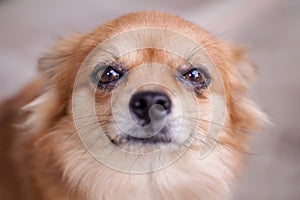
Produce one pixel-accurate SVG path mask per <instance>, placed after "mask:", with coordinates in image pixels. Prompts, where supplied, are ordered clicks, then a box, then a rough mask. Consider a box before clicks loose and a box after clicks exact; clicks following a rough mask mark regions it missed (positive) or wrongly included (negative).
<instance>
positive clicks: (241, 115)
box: [226, 44, 270, 131]
mask: <svg viewBox="0 0 300 200" xmlns="http://www.w3.org/2000/svg"><path fill="white" fill-rule="evenodd" d="M226 48H227V52H229V58H230V60H231V65H232V66H231V68H232V71H231V72H232V73H233V74H232V77H231V81H232V82H231V83H232V86H233V87H232V93H231V98H232V104H231V106H232V107H231V108H232V110H231V112H232V113H231V114H232V115H231V116H232V119H233V121H234V122H235V123H236V125H237V127H239V128H240V130H244V129H246V130H250V131H257V130H260V129H261V128H264V127H265V125H266V124H270V122H269V119H268V117H267V115H265V114H264V113H263V112H262V111H261V109H259V107H258V106H257V105H256V104H255V103H254V102H253V101H252V100H251V99H250V98H249V96H248V89H249V87H250V85H251V84H252V83H253V82H254V81H255V78H256V76H257V67H256V66H255V65H254V64H253V63H252V62H251V61H250V59H249V58H248V56H247V55H246V53H245V51H244V49H243V48H242V47H241V46H238V45H234V44H227V45H226Z"/></svg>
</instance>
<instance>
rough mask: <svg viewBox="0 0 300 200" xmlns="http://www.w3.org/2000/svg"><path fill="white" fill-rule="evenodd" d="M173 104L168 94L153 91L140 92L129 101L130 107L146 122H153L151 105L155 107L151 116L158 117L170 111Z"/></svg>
mask: <svg viewBox="0 0 300 200" xmlns="http://www.w3.org/2000/svg"><path fill="white" fill-rule="evenodd" d="M154 105H155V106H154ZM156 105H157V106H156ZM152 106H153V107H152ZM171 106H172V105H171V100H170V98H169V97H168V96H167V95H166V94H164V93H161V92H153V91H143V92H138V93H136V94H134V95H133V96H132V97H131V99H130V102H129V109H130V110H131V111H132V113H133V114H134V115H136V116H137V117H138V118H139V119H141V120H143V121H144V123H145V124H149V123H150V122H151V119H150V114H149V111H150V108H151V107H152V108H153V110H151V114H152V116H151V117H155V118H156V119H158V118H160V117H163V116H166V115H167V114H168V113H170V111H171ZM152 108H151V109H152Z"/></svg>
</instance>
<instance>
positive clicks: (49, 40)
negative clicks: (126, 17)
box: [0, 0, 300, 200]
mask: <svg viewBox="0 0 300 200" xmlns="http://www.w3.org/2000/svg"><path fill="white" fill-rule="evenodd" d="M141 10H159V11H166V12H170V13H173V14H176V15H180V16H182V17H183V18H185V19H188V20H190V21H193V22H195V23H196V24H198V25H200V26H202V27H203V28H205V29H207V30H208V31H210V32H211V33H213V34H214V35H216V36H217V37H218V38H220V39H225V40H230V41H233V42H236V43H241V44H243V45H244V46H245V48H246V49H247V51H248V53H249V56H250V58H251V59H252V60H253V62H254V63H255V64H256V65H257V66H258V71H259V76H258V80H257V82H256V84H255V85H254V86H253V88H252V93H253V96H254V97H255V100H256V101H257V102H258V104H259V105H260V107H262V108H263V110H264V111H265V112H266V113H268V115H269V116H270V118H271V120H272V122H273V124H274V125H273V126H272V127H270V128H269V130H268V131H267V133H261V134H258V135H255V136H254V139H255V140H254V142H253V151H254V152H255V154H253V155H249V156H248V159H247V163H246V165H247V169H246V173H245V174H244V175H243V176H242V177H241V179H240V180H239V184H238V186H237V187H236V188H235V195H234V196H235V197H234V199H236V200H248V199H249V200H250V199H251V200H252V199H273V200H279V199H280V200H282V199H297V200H299V199H300V121H299V119H300V109H299V105H298V103H299V102H300V101H299V100H300V78H299V77H300V66H299V64H298V63H300V50H299V45H300V1H298V0H285V1H280V0H261V1H253V0H243V1H240V0H226V1H224V0H165V1H162V0H151V1H139V0H122V1H117V0H109V1H104V0H87V1H73V0H52V1H40V0H0V100H3V99H4V98H6V97H8V96H10V95H13V94H14V93H16V92H17V91H18V89H20V87H22V86H23V85H24V84H26V82H27V81H29V80H30V79H31V78H33V77H34V75H35V73H36V72H35V67H36V62H37V59H38V58H39V57H40V56H41V55H42V54H43V52H45V51H46V50H47V49H48V48H49V47H50V46H51V45H52V44H53V42H54V41H55V39H56V38H58V37H60V36H63V37H68V36H70V35H72V34H73V33H74V31H75V32H80V33H84V32H88V31H90V30H92V29H93V28H95V27H96V26H98V25H101V24H102V23H104V22H106V21H108V20H111V19H113V18H116V17H118V16H120V15H123V14H126V13H129V12H133V11H141Z"/></svg>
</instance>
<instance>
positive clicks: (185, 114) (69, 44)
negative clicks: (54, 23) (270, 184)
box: [0, 12, 266, 200]
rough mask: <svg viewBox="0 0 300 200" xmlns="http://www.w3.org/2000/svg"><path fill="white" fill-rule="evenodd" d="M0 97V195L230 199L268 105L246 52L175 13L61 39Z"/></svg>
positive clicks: (145, 15)
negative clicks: (24, 80) (15, 90)
mask: <svg viewBox="0 0 300 200" xmlns="http://www.w3.org/2000/svg"><path fill="white" fill-rule="evenodd" d="M38 69H39V72H40V73H39V75H38V77H37V79H36V80H35V81H33V82H32V83H31V84H29V85H28V86H27V87H26V88H25V89H23V91H22V92H21V93H20V94H19V95H17V96H16V97H14V98H12V99H10V100H8V101H6V102H4V103H3V104H2V106H1V115H0V117H1V118H0V126H1V134H0V139H1V154H0V156H1V165H0V177H1V179H0V195H1V196H0V197H1V199H51V200H52V199H89V200H98V199H205V200H211V199H226V198H228V197H229V196H230V188H231V186H232V184H233V182H234V179H235V177H236V175H237V174H238V171H239V170H240V169H241V167H242V163H241V159H240V158H241V157H242V155H241V152H246V151H247V146H246V142H247V138H248V137H249V135H251V134H250V133H251V132H252V131H255V130H257V129H258V128H259V127H260V125H261V124H262V122H264V121H265V119H266V117H265V115H264V114H263V113H262V112H260V111H259V109H257V107H256V106H255V104H254V103H253V102H252V101H250V100H249V99H248V98H247V86H248V84H249V83H250V82H251V80H252V78H253V76H254V75H255V70H254V68H253V67H252V66H251V64H250V63H249V62H247V60H246V59H245V55H244V54H243V52H242V51H241V50H240V49H239V48H237V47H235V46H233V45H230V44H228V43H226V42H224V41H219V40H217V39H216V38H214V37H213V36H212V35H210V34H209V33H207V32H206V31H204V30H203V29H201V28H199V27H198V26H196V25H194V24H192V23H190V22H187V21H185V20H183V19H181V18H179V17H176V16H172V15H169V14H164V13H159V12H141V13H134V14H129V15H125V16H122V17H120V18H118V19H116V20H114V21H111V22H109V23H107V24H105V25H103V26H100V27H99V28H97V29H95V30H94V31H93V32H91V33H89V34H86V35H76V36H74V37H73V38H72V39H70V40H63V41H59V42H58V43H57V45H56V46H55V47H54V48H53V49H52V51H51V52H50V53H48V54H46V55H45V56H44V57H43V58H41V59H40V61H39V68H38Z"/></svg>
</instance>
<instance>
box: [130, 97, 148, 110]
mask: <svg viewBox="0 0 300 200" xmlns="http://www.w3.org/2000/svg"><path fill="white" fill-rule="evenodd" d="M133 107H134V108H136V109H143V108H146V107H147V103H146V101H145V100H144V99H136V100H135V101H133Z"/></svg>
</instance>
